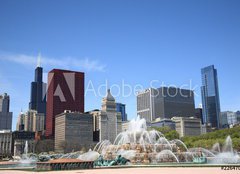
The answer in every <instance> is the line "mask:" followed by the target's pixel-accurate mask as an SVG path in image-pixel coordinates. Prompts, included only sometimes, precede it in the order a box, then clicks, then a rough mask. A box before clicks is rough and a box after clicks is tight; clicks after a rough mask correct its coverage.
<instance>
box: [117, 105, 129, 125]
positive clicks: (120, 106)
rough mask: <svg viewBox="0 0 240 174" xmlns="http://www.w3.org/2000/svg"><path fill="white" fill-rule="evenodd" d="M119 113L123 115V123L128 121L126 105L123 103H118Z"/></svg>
mask: <svg viewBox="0 0 240 174" xmlns="http://www.w3.org/2000/svg"><path fill="white" fill-rule="evenodd" d="M116 109H117V112H120V113H121V116H122V121H127V113H126V105H125V104H122V103H116Z"/></svg>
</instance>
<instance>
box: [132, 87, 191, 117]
mask: <svg viewBox="0 0 240 174" xmlns="http://www.w3.org/2000/svg"><path fill="white" fill-rule="evenodd" d="M194 108H195V105H194V93H193V91H192V90H187V89H180V88H173V87H161V88H158V89H153V88H150V89H147V90H145V91H143V92H139V93H138V95H137V114H138V115H140V117H141V118H145V119H146V121H148V122H151V121H154V120H155V119H156V118H161V119H164V118H172V117H174V116H180V117H191V116H194V115H195V109H194Z"/></svg>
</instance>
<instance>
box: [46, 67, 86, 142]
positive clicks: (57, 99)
mask: <svg viewBox="0 0 240 174" xmlns="http://www.w3.org/2000/svg"><path fill="white" fill-rule="evenodd" d="M65 110H71V111H78V112H84V73H82V72H76V71H68V70H60V69H53V70H52V71H50V72H49V73H48V91H47V116H46V136H47V137H49V138H53V137H54V134H55V133H54V131H55V116H56V115H57V114H60V113H63V112H64V111H65Z"/></svg>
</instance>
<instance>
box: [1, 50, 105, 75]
mask: <svg viewBox="0 0 240 174" xmlns="http://www.w3.org/2000/svg"><path fill="white" fill-rule="evenodd" d="M0 60H3V61H9V62H13V63H18V64H21V65H25V66H37V56H32V55H26V54H10V53H1V52H0ZM41 65H42V67H44V68H47V69H52V68H65V69H70V68H71V69H78V70H81V71H98V72H104V71H105V68H106V65H104V64H101V63H99V61H97V60H90V59H89V58H84V59H77V58H73V57H66V58H51V57H45V56H41Z"/></svg>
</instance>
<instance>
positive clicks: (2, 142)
mask: <svg viewBox="0 0 240 174" xmlns="http://www.w3.org/2000/svg"><path fill="white" fill-rule="evenodd" d="M11 147H12V133H11V132H10V130H8V131H7V130H6V131H0V159H1V158H3V157H10V156H11Z"/></svg>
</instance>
